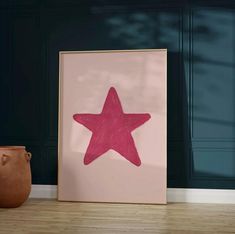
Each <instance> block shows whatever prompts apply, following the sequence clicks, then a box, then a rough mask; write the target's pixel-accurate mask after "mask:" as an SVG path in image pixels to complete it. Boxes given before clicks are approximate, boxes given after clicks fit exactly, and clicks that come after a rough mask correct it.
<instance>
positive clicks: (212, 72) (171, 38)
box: [0, 0, 235, 189]
mask: <svg viewBox="0 0 235 234" xmlns="http://www.w3.org/2000/svg"><path fill="white" fill-rule="evenodd" d="M143 48H167V49H168V187H189V188H228V189H234V188H235V4H234V1H233V0H230V1H227V0H224V1H222V0H221V1H218V0H214V1H209V0H207V1H176V0H175V1H173V0H171V1H169V0H165V1H157V0H154V1H153V0H152V1H150V0H145V1H140V0H135V1H121V0H119V1H118V0H116V1H111V0H110V1H108V0H96V1H95V0H93V1H91V0H86V1H85V0H83V1H82V0H63V1H59V0H45V1H39V0H17V1H16V0H5V1H3V0H2V1H1V2H0V51H1V53H0V61H1V63H0V110H1V111H0V144H3V145H4V144H7V145H9V144H17V145H26V146H27V148H28V150H30V151H31V152H32V153H33V158H32V164H31V165H32V172H33V183H34V184H56V183H57V122H58V114H57V112H58V108H57V107H58V104H57V103H58V68H59V67H58V52H59V51H60V50H103V49H105V50H108V49H113V50H114V49H118V50H119V49H143Z"/></svg>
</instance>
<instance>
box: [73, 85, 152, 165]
mask: <svg viewBox="0 0 235 234" xmlns="http://www.w3.org/2000/svg"><path fill="white" fill-rule="evenodd" d="M73 118H74V120H75V121H77V122H78V123H80V124H82V125H84V126H85V127H86V128H88V129H89V130H90V131H91V132H92V136H91V139H90V143H89V145H88V147H87V150H86V153H85V157H84V164H85V165H87V164H90V163H91V162H93V161H94V160H95V159H97V158H98V157H100V156H102V155H103V154H104V153H106V152H107V151H108V150H114V151H116V152H118V153H119V154H120V155H122V156H123V157H124V158H126V159H127V160H128V161H130V162H131V163H133V164H134V165H136V166H140V165H141V160H140V157H139V155H138V152H137V149H136V146H135V142H134V139H133V137H132V135H131V132H132V131H133V130H134V129H136V128H138V127H139V126H141V125H142V124H144V123H145V122H146V121H148V120H149V119H150V118H151V116H150V114H147V113H143V114H132V113H131V114H126V113H124V112H123V109H122V105H121V102H120V100H119V97H118V94H117V91H116V90H115V88H113V87H111V88H110V89H109V92H108V95H107V97H106V100H105V103H104V106H103V109H102V112H101V113H100V114H74V115H73Z"/></svg>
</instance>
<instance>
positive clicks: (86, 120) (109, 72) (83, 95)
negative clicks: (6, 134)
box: [58, 49, 167, 204]
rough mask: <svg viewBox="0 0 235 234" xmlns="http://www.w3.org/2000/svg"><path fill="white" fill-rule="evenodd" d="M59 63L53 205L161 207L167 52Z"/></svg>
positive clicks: (91, 55) (71, 56)
mask: <svg viewBox="0 0 235 234" xmlns="http://www.w3.org/2000/svg"><path fill="white" fill-rule="evenodd" d="M59 60H60V61H59V80H60V91H59V100H60V101H59V149H58V155H59V159H58V200H60V201H84V202H121V203H154V204H165V203H166V202H167V201H166V187H167V183H166V167H167V50H166V49H149V50H119V51H115V50H114V51H86V52H84V51H62V52H60V59H59Z"/></svg>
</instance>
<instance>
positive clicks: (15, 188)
mask: <svg viewBox="0 0 235 234" xmlns="http://www.w3.org/2000/svg"><path fill="white" fill-rule="evenodd" d="M30 159H31V153H28V152H26V150H25V147H24V146H0V207H1V208H13V207H18V206H20V205H21V204H23V203H24V202H25V201H26V200H27V198H28V196H29V193H30V191H31V169H30Z"/></svg>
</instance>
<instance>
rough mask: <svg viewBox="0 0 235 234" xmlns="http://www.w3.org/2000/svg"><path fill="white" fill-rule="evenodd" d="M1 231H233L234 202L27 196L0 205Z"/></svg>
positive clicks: (100, 233) (99, 233)
mask: <svg viewBox="0 0 235 234" xmlns="http://www.w3.org/2000/svg"><path fill="white" fill-rule="evenodd" d="M0 233H4V234H10V233H17V234H20V233H24V234H27V233H34V234H37V233H72V234H73V233H80V234H88V233H89V234H90V233H95V234H107V233H110V234H115V233H126V234H127V233H135V234H145V233H179V234H181V233H182V234H184V233H235V205H219V204H218V205H215V204H180V203H176V204H168V205H135V204H103V203H75V202H57V201H55V200H43V199H41V200H40V199H30V200H29V201H27V202H26V203H25V204H24V205H23V206H21V207H19V208H15V209H0Z"/></svg>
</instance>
